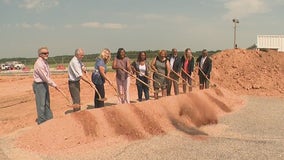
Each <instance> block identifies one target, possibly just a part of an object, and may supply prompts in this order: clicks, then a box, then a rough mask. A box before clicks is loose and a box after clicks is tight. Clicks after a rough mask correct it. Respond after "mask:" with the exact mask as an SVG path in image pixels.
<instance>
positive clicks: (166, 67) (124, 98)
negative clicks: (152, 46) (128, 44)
mask: <svg viewBox="0 0 284 160" xmlns="http://www.w3.org/2000/svg"><path fill="white" fill-rule="evenodd" d="M84 54H85V53H84V50H83V49H82V48H79V49H76V50H75V55H74V57H73V58H72V59H71V61H70V63H69V66H68V88H69V92H70V95H71V98H72V103H73V107H74V108H73V111H74V112H76V111H79V110H80V109H81V106H80V103H81V102H80V80H82V81H84V82H86V83H88V85H90V86H91V87H92V88H94V89H95V90H96V92H95V96H94V107H95V108H100V107H103V106H104V101H103V100H102V99H104V98H105V87H104V84H105V82H106V81H107V82H108V83H109V84H110V85H111V86H112V87H113V88H114V89H115V90H116V92H117V95H118V100H119V103H130V95H129V94H130V93H129V87H130V76H133V75H134V74H136V77H135V78H136V86H137V92H138V100H139V101H142V94H143V93H144V96H145V99H146V100H148V99H149V89H151V88H150V86H149V84H150V81H153V88H154V98H155V99H158V93H159V92H161V93H162V96H167V95H170V93H171V86H172V84H173V86H174V87H173V88H174V93H175V94H179V87H178V82H179V78H182V79H183V82H184V83H183V92H184V93H185V92H186V88H187V86H189V90H190V91H191V90H192V87H191V86H192V72H193V70H194V62H195V61H194V57H193V56H192V53H191V50H190V49H189V48H187V49H186V50H185V53H184V55H183V56H182V57H179V56H178V54H177V50H176V49H172V53H171V54H169V55H167V51H166V50H161V51H159V54H158V56H156V57H155V58H154V59H153V60H152V61H151V63H149V62H148V61H147V55H146V52H144V51H142V52H140V53H139V54H138V57H137V60H136V61H134V62H132V63H131V61H130V59H129V58H128V57H127V56H126V52H125V50H124V49H123V48H119V49H118V51H117V54H116V57H115V58H114V60H113V63H112V69H114V70H115V71H116V84H117V88H115V87H114V86H113V84H112V82H111V81H110V80H109V79H108V77H107V76H106V72H107V63H108V62H109V61H110V59H111V52H110V50H109V49H107V48H106V49H103V50H102V52H101V53H100V56H99V57H98V58H97V59H96V61H95V65H94V71H93V73H92V76H91V80H90V78H89V77H88V76H87V71H86V67H85V66H84V65H83V63H82V58H83V57H84ZM48 56H49V51H48V48H47V47H41V48H39V49H38V59H37V61H36V62H35V64H34V74H33V76H34V83H33V91H34V93H35V100H36V109H37V123H38V124H41V123H43V122H45V121H46V120H48V119H51V118H53V114H52V111H51V109H50V94H49V88H48V86H52V87H54V88H55V89H57V90H58V91H61V90H60V88H59V87H58V86H57V85H56V83H55V82H54V81H53V80H52V79H51V78H50V71H49V65H48V62H47V59H48ZM196 62H197V66H198V69H199V71H198V75H199V81H200V89H203V88H204V87H205V88H208V87H209V79H210V72H211V68H212V60H211V59H210V58H209V57H208V53H207V51H206V50H203V51H202V55H201V56H200V57H198V59H197V60H196ZM151 73H153V75H151ZM61 92H62V91H61Z"/></svg>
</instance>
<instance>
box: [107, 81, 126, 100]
mask: <svg viewBox="0 0 284 160" xmlns="http://www.w3.org/2000/svg"><path fill="white" fill-rule="evenodd" d="M108 83H109V85H110V86H111V87H112V88H113V89H114V91H115V92H116V96H117V97H119V98H120V97H122V96H123V95H121V94H120V93H119V92H118V91H117V89H116V88H115V87H114V85H113V84H112V83H111V82H110V81H108Z"/></svg>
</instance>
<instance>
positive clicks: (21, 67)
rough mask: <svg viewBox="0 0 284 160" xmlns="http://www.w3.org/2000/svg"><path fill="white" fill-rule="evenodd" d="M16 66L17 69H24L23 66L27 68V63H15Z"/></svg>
mask: <svg viewBox="0 0 284 160" xmlns="http://www.w3.org/2000/svg"><path fill="white" fill-rule="evenodd" d="M14 68H15V69H18V70H19V69H23V68H25V65H24V64H23V63H16V64H14Z"/></svg>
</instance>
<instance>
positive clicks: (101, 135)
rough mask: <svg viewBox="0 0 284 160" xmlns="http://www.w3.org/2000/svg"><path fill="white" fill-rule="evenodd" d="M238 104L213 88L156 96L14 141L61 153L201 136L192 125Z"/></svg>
mask: <svg viewBox="0 0 284 160" xmlns="http://www.w3.org/2000/svg"><path fill="white" fill-rule="evenodd" d="M243 104H244V102H243V100H242V99H240V98H239V97H237V96H235V95H234V94H232V93H231V92H229V91H227V90H225V89H221V88H212V89H208V90H203V91H197V92H195V91H194V92H191V93H188V94H181V95H178V96H169V97H163V98H161V99H159V100H149V101H144V102H141V103H132V104H121V105H116V106H109V107H104V108H99V109H92V110H83V111H80V112H77V113H72V114H69V115H67V116H64V117H61V118H57V119H53V120H50V121H47V122H45V123H43V124H42V125H39V126H35V127H33V128H31V129H29V130H26V131H25V132H22V133H21V135H19V136H18V139H17V145H18V146H19V147H20V148H24V149H25V150H30V151H34V152H40V153H45V154H57V153H58V154H60V153H64V154H66V153H73V152H72V150H74V149H76V150H77V151H78V147H81V148H82V146H83V148H84V149H87V148H89V147H87V146H88V145H92V147H91V148H94V147H95V148H96V147H98V146H100V147H103V146H106V145H113V144H115V143H120V142H128V141H133V140H139V139H144V138H149V137H151V136H155V135H163V134H166V133H168V132H170V131H171V130H179V131H181V132H182V133H185V134H188V135H190V136H193V137H203V136H205V137H206V135H207V134H206V133H204V132H202V131H199V130H198V129H197V127H200V126H202V125H207V124H215V123H217V121H218V117H219V116H221V115H223V114H225V113H228V112H231V111H233V110H235V109H238V108H239V107H240V106H242V105H243ZM84 146H86V147H84ZM84 149H83V150H84Z"/></svg>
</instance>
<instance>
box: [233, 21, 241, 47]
mask: <svg viewBox="0 0 284 160" xmlns="http://www.w3.org/2000/svg"><path fill="white" fill-rule="evenodd" d="M233 22H234V48H238V47H237V44H236V38H237V37H236V32H237V23H240V21H239V20H238V19H236V18H234V19H233Z"/></svg>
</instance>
